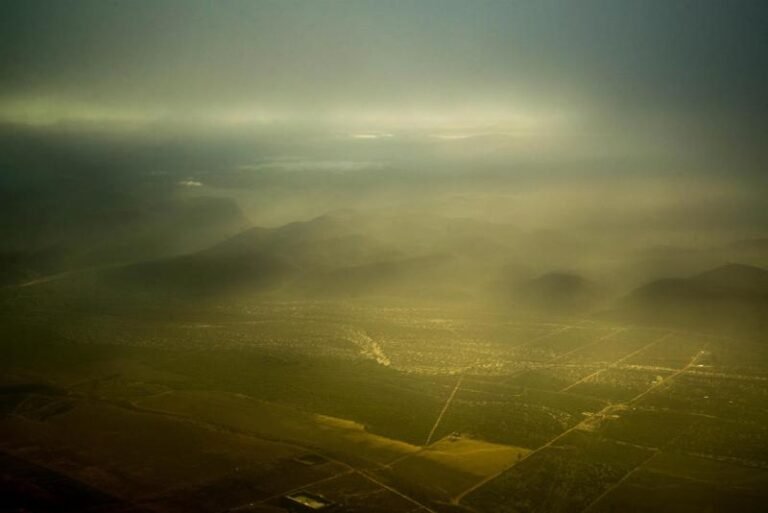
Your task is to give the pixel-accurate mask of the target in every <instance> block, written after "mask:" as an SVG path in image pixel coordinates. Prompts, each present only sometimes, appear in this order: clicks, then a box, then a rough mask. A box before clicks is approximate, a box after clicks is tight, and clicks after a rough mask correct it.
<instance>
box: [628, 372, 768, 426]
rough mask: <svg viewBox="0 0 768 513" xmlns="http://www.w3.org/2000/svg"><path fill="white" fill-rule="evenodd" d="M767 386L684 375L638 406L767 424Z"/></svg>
mask: <svg viewBox="0 0 768 513" xmlns="http://www.w3.org/2000/svg"><path fill="white" fill-rule="evenodd" d="M766 405H768V383H766V382H764V381H754V380H749V379H733V378H720V377H711V376H706V375H696V374H681V375H679V376H677V377H676V378H675V380H674V381H672V383H671V384H670V385H669V386H661V387H659V388H658V389H656V390H654V391H653V392H651V393H650V394H648V395H646V396H645V397H643V398H642V399H641V400H640V401H639V403H638V406H645V407H651V408H657V409H669V410H675V411H680V412H688V413H697V414H702V415H710V416H713V417H721V418H732V419H740V420H744V421H759V422H766V421H768V408H767V407H766Z"/></svg>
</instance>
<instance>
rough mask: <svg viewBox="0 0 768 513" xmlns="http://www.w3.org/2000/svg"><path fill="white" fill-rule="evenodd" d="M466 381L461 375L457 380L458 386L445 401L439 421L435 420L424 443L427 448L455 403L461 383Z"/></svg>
mask: <svg viewBox="0 0 768 513" xmlns="http://www.w3.org/2000/svg"><path fill="white" fill-rule="evenodd" d="M463 381H464V375H463V374H460V375H459V379H458V380H456V386H454V387H453V390H451V394H450V395H449V396H448V399H447V400H446V401H445V404H444V405H443V409H442V410H440V414H439V415H438V416H437V419H436V420H435V423H434V425H433V426H432V429H431V430H430V431H429V434H428V435H427V440H426V441H425V442H424V445H425V446H427V445H429V443H430V442H431V441H432V437H433V436H434V435H435V431H437V428H438V426H439V425H440V422H441V421H442V420H443V416H444V415H445V412H447V411H448V408H449V407H450V406H451V403H452V402H453V398H454V397H456V392H458V391H459V388H460V387H461V383H462V382H463Z"/></svg>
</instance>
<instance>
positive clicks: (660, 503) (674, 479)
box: [587, 453, 768, 513]
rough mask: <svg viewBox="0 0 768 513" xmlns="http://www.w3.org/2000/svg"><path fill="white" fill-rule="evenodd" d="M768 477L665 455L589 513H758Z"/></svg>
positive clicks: (766, 495)
mask: <svg viewBox="0 0 768 513" xmlns="http://www.w3.org/2000/svg"><path fill="white" fill-rule="evenodd" d="M767 500H768V472H766V471H765V470H758V469H750V468H746V467H741V466H737V465H730V464H728V463H723V462H717V461H712V460H707V459H702V458H694V457H688V456H681V455H676V454H665V453H660V454H658V455H657V456H655V457H653V458H652V459H651V460H650V461H648V463H646V464H645V465H644V466H643V467H642V468H641V469H639V470H638V471H637V472H635V473H633V474H632V475H630V476H629V478H628V479H627V480H626V481H624V482H622V483H621V484H620V485H619V486H618V487H616V488H615V489H614V490H611V491H610V492H609V493H608V494H606V495H605V497H603V498H602V499H600V500H599V501H598V502H597V503H596V504H594V505H593V506H592V507H591V508H589V509H588V510H587V511H589V513H613V512H636V513H659V512H660V513H667V512H668V513H700V512H705V511H706V512H711V513H731V512H739V513H759V512H762V511H765V504H766V501H767Z"/></svg>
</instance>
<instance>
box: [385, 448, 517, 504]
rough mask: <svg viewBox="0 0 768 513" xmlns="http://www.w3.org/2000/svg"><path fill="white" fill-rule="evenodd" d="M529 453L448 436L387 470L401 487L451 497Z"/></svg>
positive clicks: (418, 492)
mask: <svg viewBox="0 0 768 513" xmlns="http://www.w3.org/2000/svg"><path fill="white" fill-rule="evenodd" d="M529 453H530V450H528V449H522V448H520V447H511V446H508V445H500V444H492V443H488V442H483V441H481V440H473V439H471V438H465V437H453V436H449V437H447V438H444V439H442V440H440V441H438V442H436V443H434V444H432V445H430V446H429V447H427V448H426V449H425V450H423V451H421V452H418V453H414V454H413V455H411V456H408V457H407V458H405V459H403V460H401V461H399V462H398V463H396V464H394V465H393V466H392V468H391V470H390V471H388V472H387V473H386V476H387V477H388V478H389V479H392V480H394V481H396V482H397V488H399V489H414V490H415V489H416V488H418V491H415V493H417V494H418V495H420V494H427V495H428V496H431V497H441V498H442V500H448V499H450V498H452V497H455V496H457V495H459V494H460V493H461V492H463V491H464V490H467V489H469V488H470V487H472V486H474V485H476V484H477V483H478V482H480V481H481V480H482V479H483V478H486V477H487V476H491V475H495V474H497V473H498V472H501V471H502V470H504V469H505V468H508V467H510V466H512V465H513V464H514V463H515V462H517V461H519V460H521V459H522V458H524V457H525V456H526V455H527V454H529Z"/></svg>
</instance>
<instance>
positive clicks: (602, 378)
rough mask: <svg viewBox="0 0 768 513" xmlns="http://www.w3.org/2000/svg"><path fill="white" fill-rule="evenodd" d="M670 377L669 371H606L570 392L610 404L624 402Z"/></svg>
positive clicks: (583, 382) (569, 390) (576, 386)
mask: <svg viewBox="0 0 768 513" xmlns="http://www.w3.org/2000/svg"><path fill="white" fill-rule="evenodd" d="M668 375H669V372H668V371H647V370H639V369H606V370H604V371H602V372H599V373H597V374H594V375H592V376H591V377H589V378H587V379H585V380H584V381H582V382H580V383H578V384H576V385H574V386H571V387H569V388H568V392H570V393H573V394H581V395H587V396H590V397H597V398H600V399H604V400H606V401H610V402H624V401H629V400H631V399H632V398H634V397H636V396H638V395H639V394H641V393H643V392H645V391H646V390H648V389H649V388H650V387H652V386H653V385H654V384H655V383H658V382H659V381H660V380H662V379H664V378H665V377H666V376H668Z"/></svg>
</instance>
